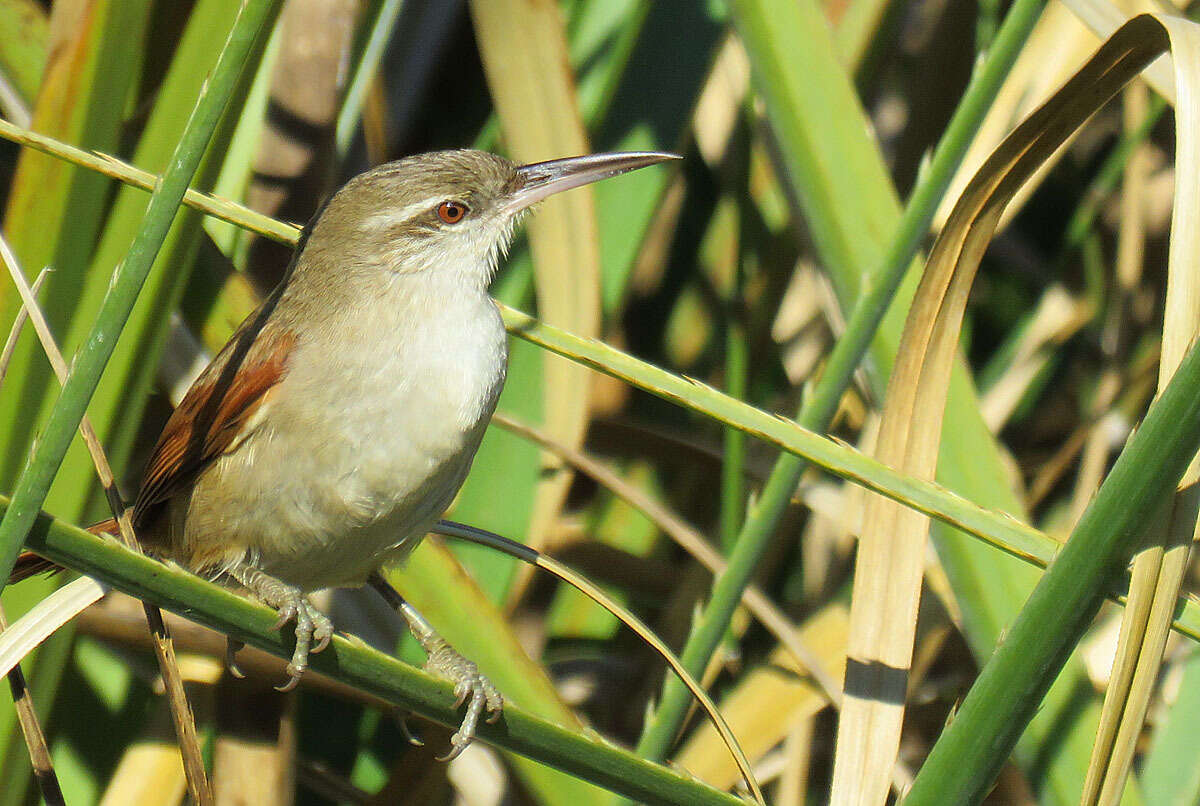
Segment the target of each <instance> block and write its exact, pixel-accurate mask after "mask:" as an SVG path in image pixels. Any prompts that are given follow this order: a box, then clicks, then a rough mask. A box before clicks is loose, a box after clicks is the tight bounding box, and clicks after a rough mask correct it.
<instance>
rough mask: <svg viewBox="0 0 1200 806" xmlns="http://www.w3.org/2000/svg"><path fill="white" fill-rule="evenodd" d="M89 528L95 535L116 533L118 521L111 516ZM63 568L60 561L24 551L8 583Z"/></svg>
mask: <svg viewBox="0 0 1200 806" xmlns="http://www.w3.org/2000/svg"><path fill="white" fill-rule="evenodd" d="M87 530H88V531H89V532H91V533H92V534H94V535H100V534H116V533H117V521H116V519H115V518H109V519H108V520H106V521H100V522H99V523H95V524H92V525H91V526H89V527H88V528H87ZM62 570H63V567H62V566H61V565H59V564H58V563H55V562H52V561H50V560H47V559H46V558H45V557H39V556H38V555H36V554H34V553H33V552H32V551H22V552H21V553H20V555H18V556H17V563H16V565H14V566H13V570H12V574H10V575H9V577H8V584H9V585H12V584H13V583H15V582H20V581H22V580H24V579H29V578H30V577H33V576H37V575H38V574H44V573H46V572H47V571H49V572H52V573H55V574H57V573H58V572H59V571H62Z"/></svg>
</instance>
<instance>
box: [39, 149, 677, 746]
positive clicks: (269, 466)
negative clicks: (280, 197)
mask: <svg viewBox="0 0 1200 806" xmlns="http://www.w3.org/2000/svg"><path fill="white" fill-rule="evenodd" d="M672 158H674V155H670V154H661V153H626V154H597V155H592V156H584V157H575V158H570V159H561V160H553V161H550V162H542V163H536V164H532V165H524V166H517V165H514V164H513V163H512V162H510V161H509V160H507V159H504V158H502V157H498V156H495V155H493V154H488V153H485V152H481V151H469V150H460V151H440V152H434V153H429V154H422V155H418V156H414V157H409V158H406V159H402V160H399V161H397V162H391V163H388V164H385V165H381V166H379V167H377V168H373V169H371V170H369V171H367V172H366V173H363V174H360V175H359V176H357V177H355V178H354V179H351V180H350V181H349V182H348V183H347V184H346V185H345V186H344V187H343V188H342V189H341V190H339V191H338V192H337V193H336V194H335V195H334V196H333V197H332V198H331V199H330V200H329V201H328V203H327V204H326V205H325V207H324V208H323V209H322V210H321V211H320V212H319V213H318V214H317V215H316V217H315V218H314V219H313V221H312V222H311V223H310V224H309V226H308V227H306V228H305V232H304V235H303V236H302V239H301V242H300V244H299V246H298V247H297V249H296V253H295V255H294V257H293V259H292V262H291V266H290V267H289V269H288V272H287V274H286V275H285V277H284V280H283V281H282V282H281V283H280V285H279V286H278V287H277V288H276V289H275V290H274V291H273V292H272V293H271V295H270V296H269V297H268V298H267V299H266V300H265V302H264V303H263V304H262V306H261V307H260V308H259V309H258V310H257V311H256V312H254V313H253V314H251V315H250V316H249V317H248V318H247V319H246V321H245V322H244V323H243V324H242V325H241V327H240V328H239V329H238V331H237V332H236V333H235V334H234V336H233V337H232V338H231V339H230V341H229V343H228V344H226V345H225V347H224V348H223V349H222V350H221V352H220V353H219V354H218V355H217V356H216V358H214V359H213V361H212V363H211V364H209V366H208V368H207V369H205V370H204V372H203V373H202V374H201V375H200V377H199V378H198V379H197V380H196V382H195V383H194V384H193V385H192V387H191V389H190V390H189V391H188V393H187V395H186V396H185V397H184V399H183V401H182V402H181V403H180V405H179V407H178V408H177V409H176V410H175V413H174V414H173V416H172V417H171V418H170V420H169V421H168V422H167V425H166V427H165V428H164V429H163V432H162V435H161V436H160V437H159V439H158V443H157V445H156V446H155V448H154V452H153V454H152V456H151V459H150V462H149V465H148V467H147V468H146V471H145V474H144V476H143V479H142V485H141V488H140V490H139V492H138V495H137V498H136V501H135V503H134V506H133V513H132V519H133V525H134V528H135V531H136V534H137V536H138V538H139V540H140V541H141V543H142V546H143V547H144V548H145V550H146V551H147V553H149V554H151V555H153V556H156V557H159V558H162V559H167V560H172V561H174V562H177V563H179V564H180V565H182V566H184V567H186V568H189V569H191V570H192V571H195V572H196V573H198V574H202V575H204V576H207V577H211V578H217V577H224V578H227V579H230V580H233V581H235V582H236V583H238V584H239V585H240V586H242V587H243V588H245V589H246V590H247V591H249V592H250V593H251V594H253V595H254V596H256V597H257V598H258V599H260V600H262V601H263V602H265V603H266V604H268V605H270V606H271V607H273V608H275V609H277V610H278V611H279V615H280V623H281V625H282V624H283V623H286V622H287V621H292V620H294V621H295V624H296V628H295V632H296V648H295V652H294V654H293V655H292V659H291V663H290V664H289V665H288V672H289V674H290V681H289V683H288V686H287V687H291V686H294V685H295V683H296V682H297V681H298V680H299V679H300V676H301V675H302V674H303V673H304V670H305V668H306V666H307V660H308V654H309V651H310V649H311V650H312V651H319V650H320V649H322V648H324V646H325V645H326V644H327V643H328V642H329V639H330V637H331V636H332V633H333V625H332V624H331V622H330V621H329V619H328V617H326V616H325V615H324V614H323V613H322V612H320V611H319V610H318V609H317V608H315V607H314V606H313V605H312V603H311V602H310V601H309V599H308V594H309V593H310V592H312V591H314V590H318V589H321V588H328V587H335V586H360V585H363V584H364V583H366V582H368V581H372V582H374V583H377V584H378V585H383V584H386V583H383V582H382V578H381V577H379V576H378V571H379V569H380V568H381V567H382V566H384V565H387V564H389V563H392V562H395V561H397V560H400V559H402V558H404V557H405V556H406V555H407V554H408V553H409V552H411V551H412V550H413V548H414V547H415V546H416V545H417V543H418V542H419V541H420V540H421V538H422V537H423V536H424V534H425V532H426V531H427V530H428V529H429V528H430V526H432V525H433V523H434V522H435V521H436V520H437V519H438V518H439V517H440V516H441V514H442V512H443V510H445V508H446V507H447V506H448V505H449V503H450V501H451V499H452V498H453V497H454V495H455V493H456V492H457V491H458V489H459V487H460V486H461V485H462V483H463V480H464V478H465V477H466V475H467V471H468V470H469V469H470V467H471V461H472V459H473V458H474V456H475V451H476V449H477V448H478V447H479V442H480V440H481V439H482V437H483V433H484V429H485V428H486V427H487V424H488V420H489V419H490V418H491V415H492V412H493V411H494V409H495V407H496V400H497V398H498V396H499V394H500V389H501V387H502V386H503V384H504V377H505V368H506V363H507V345H506V334H505V331H504V327H503V324H502V322H501V320H500V314H499V312H498V310H497V309H496V306H495V304H494V303H493V302H492V300H491V298H490V297H489V296H488V293H487V289H488V284H489V283H490V282H491V280H492V277H493V276H494V274H495V272H496V266H497V261H498V260H499V258H500V256H501V255H502V254H504V252H505V250H506V249H507V247H508V244H509V242H510V240H511V238H512V235H513V229H514V226H515V225H516V223H517V220H518V219H519V218H520V216H521V214H522V213H523V212H524V211H525V210H527V209H528V208H529V207H530V205H532V204H535V203H536V202H538V201H541V200H542V199H545V198H546V197H547V196H550V195H551V194H554V193H558V192H560V191H563V190H568V189H570V188H574V187H578V186H580V185H584V184H587V183H589V182H594V181H597V180H599V179H604V178H607V177H611V176H615V175H617V174H621V173H624V172H626V171H631V170H634V169H637V168H642V167H645V166H648V165H653V164H656V163H659V162H662V161H664V160H667V159H672ZM562 268H563V270H564V271H569V270H570V267H569V266H564V267H562ZM24 565H25V568H26V570H37V567H38V562H37V561H36V560H35V561H32V562H26V563H25V564H24ZM21 567H22V566H21V565H19V566H18V573H21ZM394 603H395V602H394ZM398 604H399V605H400V607H399V609H400V612H401V613H402V615H403V616H404V617H405V618H406V620H407V621H408V623H409V625H410V627H411V628H412V629H413V632H414V634H415V635H416V637H417V639H418V640H419V641H420V643H421V644H422V646H423V647H424V648H425V650H426V652H427V654H428V663H427V668H428V669H430V670H431V671H432V672H434V673H436V674H439V675H441V676H443V677H445V678H448V679H449V680H451V681H452V682H453V683H454V684H455V690H456V693H457V695H458V697H459V699H460V702H462V701H466V700H469V705H468V707H467V712H466V715H465V717H464V719H463V724H462V726H461V727H460V728H459V730H458V732H457V733H456V734H455V736H454V738H453V739H452V748H451V755H453V754H456V753H457V752H459V751H460V750H461V749H462V747H464V746H465V745H466V744H467V743H469V742H470V740H471V738H472V737H473V735H474V732H475V726H476V723H477V720H478V718H479V717H480V716H481V715H482V714H483V713H484V711H485V710H486V711H487V713H488V714H489V715H490V716H498V715H499V711H500V709H501V707H502V702H503V701H502V699H501V696H500V694H499V692H497V691H496V689H495V688H494V687H493V686H492V684H491V683H490V682H489V681H487V680H486V678H484V677H483V676H482V675H480V674H479V672H478V671H477V669H476V667H475V665H474V664H473V663H471V662H470V661H468V660H466V659H465V658H463V657H461V656H460V655H458V654H457V653H456V652H455V651H454V650H453V649H451V648H450V647H449V646H448V645H447V644H446V642H445V641H443V640H442V639H441V638H440V637H439V636H438V635H437V633H436V632H434V631H433V629H432V627H430V626H429V624H428V623H427V622H425V621H424V619H422V618H421V617H420V615H419V614H418V613H417V612H416V611H415V610H413V609H412V608H411V606H409V605H408V604H407V603H405V602H399V603H398Z"/></svg>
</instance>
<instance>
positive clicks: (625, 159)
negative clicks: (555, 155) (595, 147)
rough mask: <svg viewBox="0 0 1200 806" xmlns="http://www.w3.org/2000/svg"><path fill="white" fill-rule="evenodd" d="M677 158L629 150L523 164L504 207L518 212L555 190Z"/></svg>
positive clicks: (510, 211)
mask: <svg viewBox="0 0 1200 806" xmlns="http://www.w3.org/2000/svg"><path fill="white" fill-rule="evenodd" d="M677 159H681V157H680V156H679V155H678V154H668V153H666V152H664V151H628V152H618V153H612V154H588V155H586V156H583V157H568V158H566V159H561V160H549V161H548V162H535V163H532V164H530V165H522V166H521V167H520V168H518V169H517V179H516V185H515V188H514V190H513V193H512V196H511V197H510V198H509V199H508V201H507V202H505V204H504V207H505V209H506V210H507V212H509V213H517V212H519V211H521V210H524V209H525V208H526V207H529V206H530V205H532V204H537V203H538V202H540V201H541V200H542V199H545V198H546V197H547V196H553V195H554V194H555V193H561V192H562V191H564V190H570V189H571V188H577V187H579V186H581V185H587V184H590V183H592V182H599V181H600V180H601V179H608V178H609V177H610V176H619V175H620V174H623V173H628V172H629V171H636V170H637V169H638V168H645V167H646V166H647V165H657V164H658V163H660V162H667V161H668V160H677Z"/></svg>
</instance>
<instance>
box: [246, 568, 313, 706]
mask: <svg viewBox="0 0 1200 806" xmlns="http://www.w3.org/2000/svg"><path fill="white" fill-rule="evenodd" d="M228 573H229V575H230V576H231V577H233V578H234V579H236V580H237V581H238V582H240V583H241V584H242V585H243V586H244V587H245V588H246V589H247V590H248V591H250V592H251V593H253V594H254V595H255V596H257V597H258V598H259V599H261V600H262V601H263V602H264V603H265V604H267V605H269V606H270V607H273V608H275V609H276V610H277V611H278V612H279V621H278V622H276V624H275V629H276V630H278V629H280V628H282V627H283V625H284V624H287V623H288V622H289V621H293V620H294V621H295V622H296V649H295V651H293V652H292V662H291V663H289V664H288V666H287V672H288V676H289V678H290V679H289V680H288V682H286V683H284V684H283V685H282V686H277V687H276V688H277V689H278V690H279V691H291V690H292V689H294V688H295V687H296V685H297V684H298V683H299V682H300V678H301V677H302V676H303V675H304V670H305V669H307V668H308V654H309V652H310V651H312V652H320V651H321V650H322V649H324V648H325V647H327V646H329V640H330V639H331V638H333V622H332V621H330V620H329V617H328V616H326V615H325V614H324V613H322V612H321V611H320V610H318V609H317V608H316V607H315V606H314V605H313V603H312V602H310V601H308V597H307V596H305V595H304V592H303V591H302V590H300V589H299V588H297V587H295V586H294V585H289V584H287V583H286V582H284V581H282V580H279V579H276V578H275V577H273V576H270V575H268V574H265V573H263V571H261V570H260V569H258V568H255V567H254V566H252V565H249V564H247V563H238V564H237V565H235V566H234V567H233V568H231V569H229V572H228Z"/></svg>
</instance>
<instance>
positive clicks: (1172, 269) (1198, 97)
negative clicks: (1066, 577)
mask: <svg viewBox="0 0 1200 806" xmlns="http://www.w3.org/2000/svg"><path fill="white" fill-rule="evenodd" d="M1159 19H1160V23H1161V25H1162V26H1163V28H1164V30H1165V31H1166V32H1167V33H1168V35H1169V37H1170V48H1171V55H1172V57H1173V60H1174V67H1175V72H1174V83H1175V93H1176V98H1175V129H1176V132H1177V135H1176V137H1177V139H1176V145H1175V175H1176V177H1177V181H1176V186H1175V197H1174V206H1173V209H1172V226H1171V243H1170V255H1169V263H1168V274H1167V297H1166V306H1165V311H1164V320H1163V340H1162V355H1161V358H1160V361H1159V372H1158V389H1159V390H1160V391H1161V390H1162V389H1163V388H1164V387H1165V386H1166V384H1167V383H1168V382H1169V381H1170V379H1171V376H1172V375H1173V374H1174V373H1175V370H1176V368H1177V367H1178V366H1179V363H1180V362H1181V361H1182V360H1183V356H1184V354H1185V353H1186V352H1187V350H1188V348H1189V347H1190V346H1191V345H1192V344H1193V343H1194V342H1195V340H1196V337H1197V334H1198V333H1200V276H1198V275H1197V272H1196V266H1197V265H1200V232H1198V231H1197V230H1198V227H1200V221H1198V219H1200V188H1198V187H1197V184H1196V181H1195V177H1196V176H1197V175H1198V171H1200V146H1198V145H1197V143H1196V142H1195V141H1196V139H1197V138H1196V132H1197V129H1198V127H1200V26H1197V25H1195V24H1193V23H1191V22H1188V21H1186V20H1182V19H1179V18H1173V17H1162V18H1159ZM1133 201H1134V202H1136V200H1133ZM1137 237H1138V238H1140V234H1139V235H1138V236H1137ZM1129 251H1134V250H1129ZM1129 272H1130V270H1129V268H1128V267H1123V273H1125V274H1128V273H1129ZM1198 480H1200V457H1196V458H1194V459H1193V460H1192V463H1191V465H1189V467H1188V469H1187V472H1186V473H1185V474H1184V476H1183V478H1182V479H1181V480H1180V489H1181V490H1184V491H1187V490H1189V488H1191V492H1190V494H1189V493H1183V494H1179V495H1177V496H1175V500H1174V501H1173V502H1171V504H1170V505H1169V506H1167V507H1165V508H1164V509H1163V511H1162V513H1161V514H1160V516H1159V517H1158V518H1157V519H1156V521H1155V522H1154V523H1152V524H1150V525H1149V528H1148V530H1147V535H1148V539H1147V544H1148V545H1147V547H1146V548H1145V549H1143V550H1142V551H1141V552H1139V553H1138V555H1137V556H1136V557H1135V558H1134V563H1133V574H1132V581H1131V583H1130V588H1129V601H1128V604H1127V605H1126V607H1125V611H1124V613H1122V617H1121V618H1122V620H1121V636H1120V639H1119V640H1118V644H1117V657H1116V660H1115V662H1114V665H1113V671H1112V675H1111V677H1110V680H1109V685H1108V689H1107V690H1106V692H1105V697H1104V708H1103V711H1102V712H1101V718H1100V730H1099V734H1098V736H1097V739H1096V744H1095V747H1094V750H1093V754H1092V760H1091V763H1090V765H1089V767H1088V775H1087V779H1086V781H1085V784H1084V791H1083V797H1082V799H1081V803H1083V804H1093V803H1104V804H1115V803H1118V802H1119V801H1120V799H1121V795H1122V793H1123V791H1124V787H1125V779H1126V778H1127V777H1128V775H1129V770H1130V768H1131V766H1132V764H1133V756H1134V751H1135V749H1136V745H1137V741H1138V738H1139V736H1140V735H1141V732H1142V723H1143V722H1144V721H1145V718H1146V711H1147V709H1148V707H1149V704H1150V698H1151V696H1152V694H1153V692H1154V688H1155V684H1156V683H1157V681H1158V673H1159V669H1160V667H1161V665H1162V657H1163V650H1164V648H1165V647H1166V642H1167V636H1168V634H1169V632H1170V622H1171V616H1172V613H1173V611H1174V606H1175V599H1176V597H1178V595H1179V592H1180V590H1181V588H1182V586H1183V579H1184V576H1185V574H1186V572H1187V566H1188V555H1189V552H1190V548H1191V544H1192V542H1193V541H1194V540H1195V539H1196V537H1197V536H1198V535H1197V527H1198V524H1197V512H1198V505H1200V497H1198V496H1197V495H1196V494H1195V489H1194V488H1195V485H1196V482H1197V481H1198Z"/></svg>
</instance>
